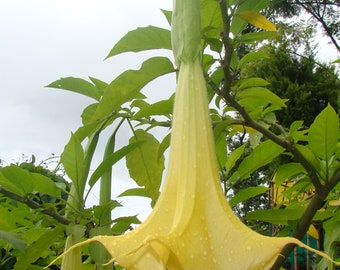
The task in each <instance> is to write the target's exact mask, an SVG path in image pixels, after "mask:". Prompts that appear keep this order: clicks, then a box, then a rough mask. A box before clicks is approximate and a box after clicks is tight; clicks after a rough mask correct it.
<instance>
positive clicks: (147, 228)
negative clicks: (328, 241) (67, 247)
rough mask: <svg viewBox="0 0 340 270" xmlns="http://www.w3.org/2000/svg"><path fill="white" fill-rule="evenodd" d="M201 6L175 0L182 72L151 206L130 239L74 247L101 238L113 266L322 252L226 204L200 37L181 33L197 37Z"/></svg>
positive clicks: (260, 260)
mask: <svg viewBox="0 0 340 270" xmlns="http://www.w3.org/2000/svg"><path fill="white" fill-rule="evenodd" d="M198 5H199V1H198V0H175V5H174V13H173V14H174V15H173V21H172V23H173V29H172V31H173V32H175V33H173V41H172V42H173V43H174V42H175V44H173V46H174V55H175V58H176V62H177V64H178V65H179V66H180V69H179V74H178V82H177V88H176V97H175V104H174V110H173V111H174V113H173V115H174V117H173V123H172V134H171V144H170V157H169V165H168V172H167V175H166V178H165V183H164V187H163V190H162V192H161V194H160V197H159V199H158V201H157V203H156V205H155V208H154V209H153V211H152V212H151V214H150V216H149V217H148V218H147V219H146V220H145V221H144V222H143V223H142V224H141V225H140V226H139V227H138V228H137V229H135V230H133V231H131V232H129V233H127V234H124V235H121V236H96V237H93V238H90V239H88V240H86V241H84V242H82V243H79V244H76V245H75V246H74V247H78V246H81V245H84V244H88V243H90V242H94V241H99V242H100V243H102V244H103V245H104V246H105V248H106V249H107V250H108V252H109V253H110V255H111V256H112V261H111V262H113V261H114V262H117V263H119V264H120V265H121V266H123V267H124V268H126V269H129V270H147V269H152V270H158V269H160V270H161V269H162V270H163V269H168V270H182V269H183V270H188V269H212V270H219V269H221V270H222V269H223V270H225V269H228V270H231V269H255V270H259V269H270V267H271V266H272V265H273V263H274V262H275V260H276V258H277V257H278V256H280V251H281V249H282V248H283V247H284V246H285V245H286V244H288V243H295V244H297V245H299V246H302V247H305V248H308V249H310V250H312V251H313V252H316V253H318V254H321V253H320V252H319V251H317V250H313V249H311V248H309V247H307V246H306V245H304V244H303V243H301V242H300V241H298V240H297V239H295V238H290V237H286V238H277V237H266V236H263V235H260V234H258V233H256V232H254V231H252V230H251V229H249V228H248V227H247V226H245V225H244V224H243V223H242V222H241V221H240V220H239V219H238V218H237V217H236V216H235V215H234V213H233V212H232V209H231V208H230V206H229V205H228V203H227V201H226V198H225V196H224V194H223V191H222V188H221V184H220V180H219V175H218V168H217V161H216V153H215V146H214V140H213V133H212V126H211V120H210V115H209V107H208V99H207V89H206V82H205V79H204V77H203V72H202V67H201V64H200V59H199V50H198V48H199V44H192V43H195V42H198V43H199V41H200V40H199V39H198V41H197V38H196V37H195V36H194V37H193V38H189V37H187V36H186V35H197V34H198V35H199V32H198V33H197V31H196V30H197V29H198V28H197V25H199V12H198V14H197V12H195V11H197V10H198V11H199V8H198ZM184 8H186V9H184ZM179 9H180V10H179ZM192 11H194V12H192ZM183 16H187V17H190V16H191V18H189V21H190V22H193V25H195V27H196V30H194V31H191V32H190V33H189V32H186V31H189V30H190V27H186V28H183V29H181V28H180V27H179V26H180V25H181V23H185V20H186V19H188V18H187V17H186V18H183ZM195 18H196V21H195ZM179 31H184V32H179ZM198 31H199V30H198ZM184 37H185V38H184ZM195 40H196V41H195ZM178 42H184V44H178ZM187 43H190V44H189V45H190V46H188V44H187ZM74 247H73V248H74ZM322 255H323V256H325V257H327V258H328V259H330V258H329V257H328V256H327V255H324V254H322Z"/></svg>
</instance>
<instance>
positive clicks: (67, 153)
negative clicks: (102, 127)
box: [60, 134, 84, 188]
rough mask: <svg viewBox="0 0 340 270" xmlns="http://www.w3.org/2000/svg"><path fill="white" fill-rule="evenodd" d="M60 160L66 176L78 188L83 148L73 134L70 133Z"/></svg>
mask: <svg viewBox="0 0 340 270" xmlns="http://www.w3.org/2000/svg"><path fill="white" fill-rule="evenodd" d="M60 160H61V163H62V164H63V166H64V169H65V172H66V173H67V175H68V177H70V179H71V180H72V182H73V183H74V184H75V185H76V186H78V188H79V184H80V182H79V181H81V175H82V168H83V162H84V150H83V147H82V145H81V143H80V141H79V140H78V138H77V136H75V135H74V134H71V138H70V140H69V142H68V143H67V144H66V145H65V147H64V151H63V153H62V154H61V157H60Z"/></svg>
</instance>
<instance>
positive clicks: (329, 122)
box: [308, 105, 340, 162]
mask: <svg viewBox="0 0 340 270" xmlns="http://www.w3.org/2000/svg"><path fill="white" fill-rule="evenodd" d="M339 136H340V133H339V119H338V116H337V115H336V112H335V110H334V109H333V108H332V107H331V106H330V105H328V106H327V107H326V108H325V109H324V110H323V111H322V112H321V113H320V114H319V115H318V116H317V117H316V118H315V120H314V122H313V123H312V125H311V127H310V129H309V133H308V142H309V144H308V146H309V148H310V149H311V150H312V151H313V152H314V154H315V155H316V156H317V157H319V158H321V159H322V160H325V161H326V162H328V161H329V160H330V158H331V156H332V155H333V154H334V153H335V151H336V148H337V144H338V140H339Z"/></svg>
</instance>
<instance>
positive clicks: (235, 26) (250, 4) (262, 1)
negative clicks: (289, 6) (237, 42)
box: [230, 0, 269, 36]
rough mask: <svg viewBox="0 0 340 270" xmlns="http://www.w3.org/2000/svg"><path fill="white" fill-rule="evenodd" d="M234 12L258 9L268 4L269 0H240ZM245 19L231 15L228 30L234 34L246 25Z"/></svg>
mask: <svg viewBox="0 0 340 270" xmlns="http://www.w3.org/2000/svg"><path fill="white" fill-rule="evenodd" d="M240 3H241V4H240V5H239V7H238V8H237V10H236V14H237V13H240V12H244V11H260V10H261V9H264V8H266V7H267V6H268V4H269V0H257V1H241V2H240ZM246 25H247V21H245V20H243V19H242V18H240V17H239V16H233V18H232V21H231V27H230V31H231V32H232V33H233V34H234V35H235V36H236V35H238V34H239V33H241V31H242V30H243V29H244V28H245V27H246Z"/></svg>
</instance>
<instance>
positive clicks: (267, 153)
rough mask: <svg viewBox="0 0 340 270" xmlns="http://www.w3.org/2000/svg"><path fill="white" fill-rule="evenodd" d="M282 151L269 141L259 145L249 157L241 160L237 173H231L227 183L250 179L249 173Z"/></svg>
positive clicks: (282, 149)
mask: <svg viewBox="0 0 340 270" xmlns="http://www.w3.org/2000/svg"><path fill="white" fill-rule="evenodd" d="M283 151H284V148H282V147H281V146H279V145H277V144H275V143H274V142H272V141H269V140H267V141H265V142H263V143H261V144H259V145H258V146H257V147H255V148H254V149H253V151H252V152H251V153H250V155H249V156H247V157H246V158H245V159H243V160H242V162H241V164H240V166H239V167H238V169H237V171H236V172H235V173H233V175H232V176H231V177H230V179H229V181H230V182H231V183H233V182H234V181H238V180H241V179H245V178H248V177H250V174H251V173H253V172H254V171H255V170H257V169H259V168H260V167H262V166H264V165H266V164H268V163H269V162H271V161H272V160H273V159H274V158H275V157H277V156H278V155H280V154H281V153H283Z"/></svg>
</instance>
